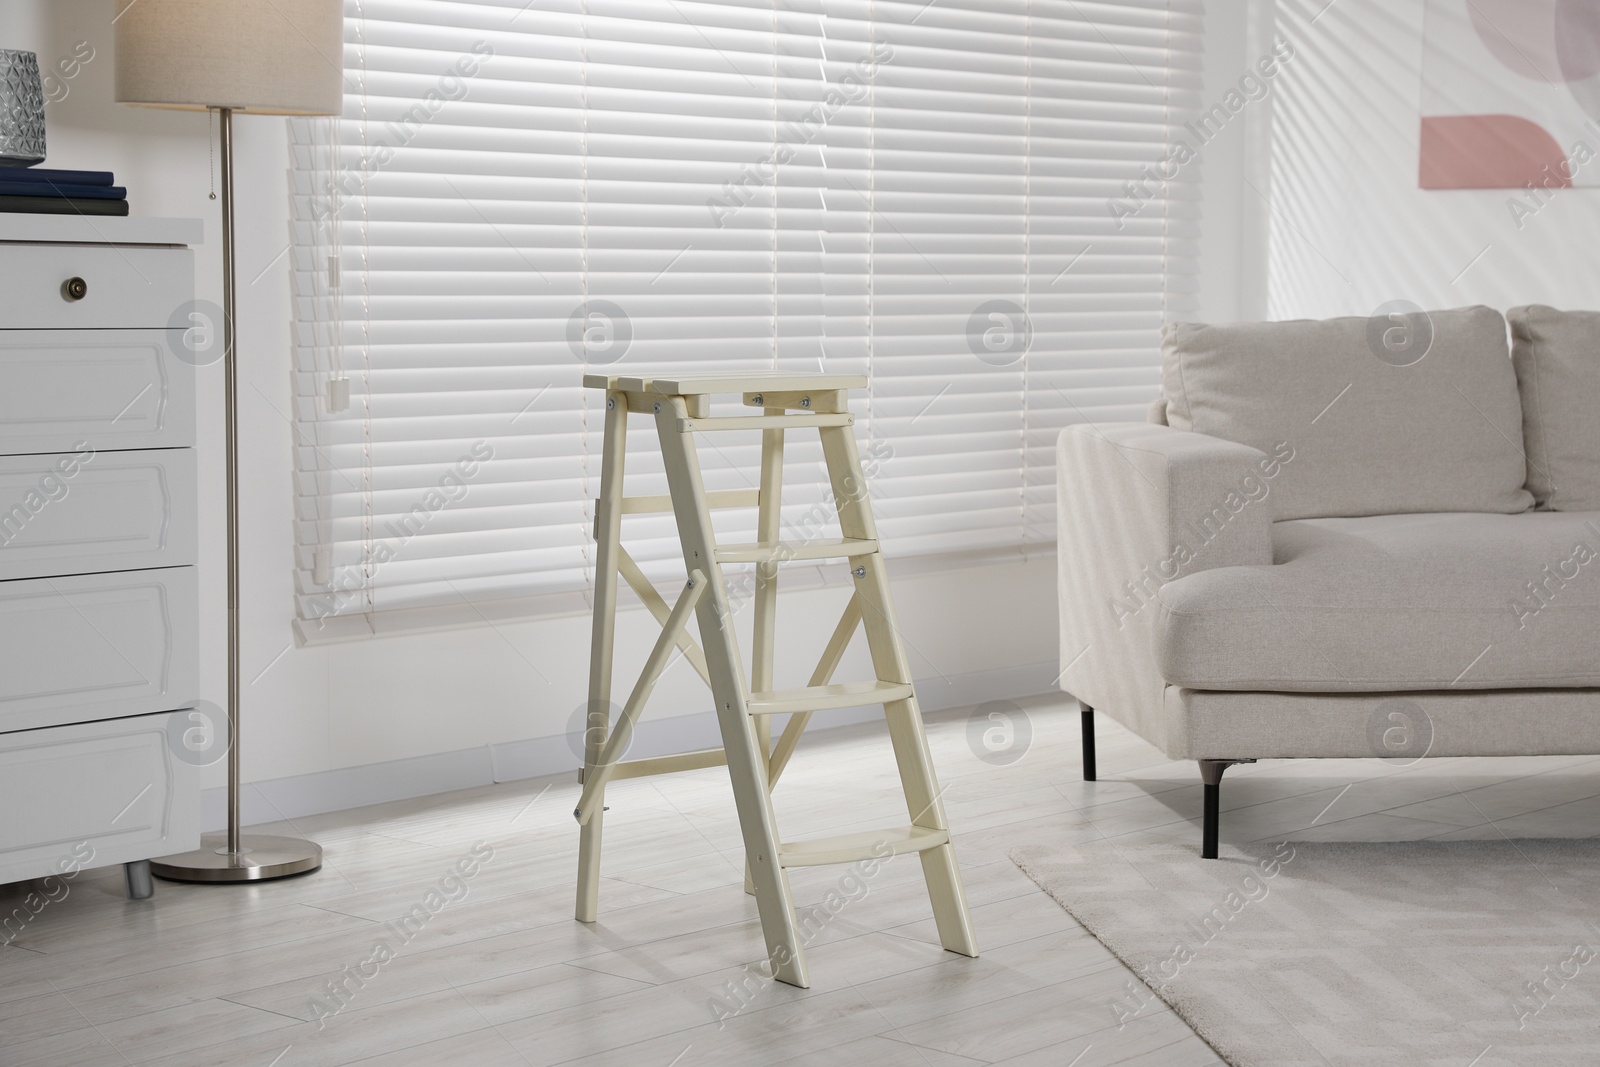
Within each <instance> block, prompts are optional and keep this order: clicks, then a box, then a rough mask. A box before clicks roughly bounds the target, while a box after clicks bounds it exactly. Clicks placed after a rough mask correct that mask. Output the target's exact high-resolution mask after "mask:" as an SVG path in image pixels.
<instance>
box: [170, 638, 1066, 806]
mask: <svg viewBox="0 0 1600 1067" xmlns="http://www.w3.org/2000/svg"><path fill="white" fill-rule="evenodd" d="M1058 670H1059V665H1058V664H1057V663H1056V662H1055V661H1053V660H1052V661H1050V662H1048V663H1033V664H1028V665H1026V666H1022V667H1003V668H1000V669H998V670H992V671H972V672H969V673H966V674H959V675H952V676H949V677H943V678H941V677H935V678H922V679H918V680H917V696H918V698H919V700H920V701H921V704H922V710H923V711H924V712H925V713H933V712H940V711H949V710H952V709H955V708H964V707H970V706H971V705H974V704H981V703H983V702H984V701H987V700H1015V699H1018V698H1020V697H1027V696H1035V695H1038V694H1040V693H1053V692H1055V679H1056V676H1057V671H1058ZM882 715H883V713H882V711H880V710H878V709H877V708H871V707H868V708H855V709H851V710H849V711H841V712H835V713H829V714H828V715H827V717H826V722H823V721H822V720H821V719H820V718H819V719H818V720H815V721H814V722H813V725H812V729H813V730H818V729H825V728H830V727H838V726H847V725H851V724H853V723H861V722H872V721H874V720H876V719H879V718H881V717H882ZM721 743H722V736H721V733H720V732H719V731H718V729H717V719H716V716H715V715H714V714H713V713H711V712H709V711H707V712H703V713H700V714H697V715H684V716H680V717H678V718H672V719H657V720H650V719H645V720H644V721H642V722H640V723H639V726H638V728H637V729H636V730H635V731H634V742H633V745H632V746H631V748H630V749H629V752H628V755H629V757H630V758H633V759H638V758H641V757H645V756H664V755H668V754H670V753H673V752H690V751H693V750H695V749H701V748H714V747H716V746H718V745H720V744H721ZM578 763H579V758H578V757H577V756H576V755H574V753H573V749H572V745H571V742H569V740H568V739H567V738H566V737H564V736H556V737H539V738H531V739H528V740H524V741H505V742H501V743H500V744H494V745H483V746H480V747H478V748H466V749H458V750H456V751H453V752H438V753H434V754H432V755H427V756H413V757H412V758H410V759H403V760H392V761H390V762H387V763H368V764H365V765H363V766H359V767H341V768H339V769H338V770H332V771H319V772H317V773H315V774H298V775H294V776H292V777H289V778H276V779H272V780H270V781H265V782H250V783H246V784H245V786H244V796H243V797H242V799H241V819H242V821H243V822H244V824H245V825H247V826H254V825H258V824H260V823H269V822H280V821H282V820H284V819H298V818H300V817H301V816H305V815H320V814H322V813H324V812H329V811H344V810H345V809H347V808H359V807H364V806H366V805H368V804H382V803H385V802H387V801H391V800H405V799H408V798H410V797H420V796H428V795H430V794H433V793H447V792H450V791H452V790H456V789H471V788H474V787H476V786H484V785H491V784H493V783H495V782H512V781H517V780H519V779H522V778H539V777H542V776H544V775H548V774H561V773H563V772H573V773H574V775H575V774H576V771H577V767H578ZM574 780H576V778H574ZM227 805H228V798H227V789H226V788H221V787H219V788H216V789H207V790H206V791H205V792H204V793H203V794H202V796H201V819H202V825H203V826H204V828H205V830H206V831H207V832H211V831H214V830H220V829H222V828H223V827H225V826H226V825H227Z"/></svg>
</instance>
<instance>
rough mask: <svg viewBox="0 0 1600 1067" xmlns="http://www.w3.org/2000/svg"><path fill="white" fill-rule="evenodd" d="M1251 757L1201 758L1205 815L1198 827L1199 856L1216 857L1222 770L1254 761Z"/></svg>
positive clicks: (1220, 819) (1206, 858)
mask: <svg viewBox="0 0 1600 1067" xmlns="http://www.w3.org/2000/svg"><path fill="white" fill-rule="evenodd" d="M1254 762H1255V760H1253V759H1203V760H1201V761H1200V781H1201V782H1203V783H1205V815H1204V820H1203V822H1202V823H1201V827H1200V858H1201V859H1203V860H1214V859H1216V858H1217V824H1218V823H1220V822H1221V821H1222V816H1221V800H1222V772H1223V771H1225V770H1227V769H1228V768H1229V767H1232V766H1233V765H1234V764H1235V763H1254Z"/></svg>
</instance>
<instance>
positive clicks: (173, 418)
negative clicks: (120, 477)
mask: <svg viewBox="0 0 1600 1067" xmlns="http://www.w3.org/2000/svg"><path fill="white" fill-rule="evenodd" d="M181 338H182V333H181V331H172V330H0V455H20V454H22V453H31V452H75V451H77V450H78V449H79V448H80V447H82V446H83V445H85V444H87V445H88V447H90V448H92V449H94V450H95V451H97V452H105V451H111V450H115V449H125V448H183V447H187V446H190V445H193V444H194V377H195V371H194V368H193V367H191V366H189V365H188V364H186V363H184V362H183V361H181V360H180V359H178V357H177V356H176V355H174V353H176V352H183V351H184V349H183V347H182V344H181ZM169 341H170V343H169Z"/></svg>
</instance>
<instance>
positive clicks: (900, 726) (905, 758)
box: [818, 426, 978, 956]
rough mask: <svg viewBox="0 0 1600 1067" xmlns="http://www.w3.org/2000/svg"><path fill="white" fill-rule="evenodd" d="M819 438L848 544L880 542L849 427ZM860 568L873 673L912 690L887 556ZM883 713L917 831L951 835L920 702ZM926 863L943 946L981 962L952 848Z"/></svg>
mask: <svg viewBox="0 0 1600 1067" xmlns="http://www.w3.org/2000/svg"><path fill="white" fill-rule="evenodd" d="M818 433H819V434H820V435H821V437H822V451H823V456H824V457H825V458H826V460H827V464H828V477H829V479H830V480H831V481H832V483H833V495H834V501H835V503H836V505H837V506H838V509H839V526H840V530H841V532H842V533H843V534H844V536H846V537H865V538H872V539H874V540H875V539H876V538H877V536H878V531H877V525H876V523H875V522H874V521H873V518H872V509H871V506H870V505H869V503H868V501H867V490H866V484H865V481H864V479H863V475H862V473H861V459H860V456H859V454H858V452H857V450H856V439H855V434H854V432H853V431H852V430H851V429H850V428H849V427H845V426H841V427H827V428H822V429H819V430H818ZM855 563H856V569H855V570H854V572H853V573H854V575H855V587H856V598H857V599H858V601H859V602H860V605H861V619H862V624H863V626H864V628H865V629H866V632H867V647H868V648H869V650H870V651H871V653H872V665H873V668H874V670H875V672H876V674H877V676H878V677H879V678H880V679H882V680H884V681H891V682H906V683H909V682H911V681H912V678H911V666H910V664H909V663H908V662H907V660H906V654H905V649H904V648H903V647H902V645H901V642H900V633H899V630H898V629H897V627H896V624H895V615H894V604H893V602H892V600H891V599H890V595H889V580H888V575H887V574H886V572H885V571H884V566H883V554H882V553H881V552H876V553H873V554H872V555H869V556H859V557H857V558H856V561H855ZM883 710H884V717H885V719H886V720H887V721H888V726H889V739H890V741H891V742H892V743H893V745H894V756H895V763H896V765H897V766H898V768H899V771H900V783H901V786H902V787H903V788H904V790H905V796H906V808H907V810H908V811H909V812H910V814H911V823H912V825H914V826H925V827H930V828H932V829H938V830H948V829H949V826H950V824H949V823H948V822H947V821H946V819H945V814H944V803H943V801H942V800H941V793H942V791H941V790H940V789H939V783H938V779H937V778H936V776H935V775H934V771H933V757H932V755H931V754H930V753H929V751H928V739H927V735H926V734H925V733H924V731H923V727H922V713H921V711H920V710H919V709H918V707H917V701H916V698H915V697H911V698H908V699H905V700H896V701H891V702H889V703H888V704H885V705H884V709H883ZM921 856H922V873H923V878H924V880H925V881H926V882H927V885H928V899H929V901H930V902H931V903H932V905H933V916H934V921H935V923H936V925H937V926H938V929H939V943H940V944H941V945H943V946H944V947H945V948H946V949H948V950H949V951H951V952H958V953H960V954H961V955H963V956H976V955H977V954H978V943H977V938H976V936H975V935H974V933H973V930H972V918H971V916H970V914H969V913H968V910H967V901H966V891H965V889H963V887H962V884H961V871H960V868H959V866H958V865H957V863H956V858H955V849H954V846H952V845H950V844H944V845H940V846H939V847H938V848H933V849H928V850H926V851H924V852H923V853H922V854H921Z"/></svg>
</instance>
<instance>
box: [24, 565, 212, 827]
mask: <svg viewBox="0 0 1600 1067" xmlns="http://www.w3.org/2000/svg"><path fill="white" fill-rule="evenodd" d="M197 588H198V583H197V582H196V580H195V569H194V568H193V567H169V568H164V569H159V570H147V571H127V572H121V573H114V574H80V575H75V576H73V577H69V578H39V579H24V580H20V581H13V582H0V731H7V730H30V729H34V728H37V727H42V726H63V725H66V724H68V723H74V722H86V721H89V720H94V719H110V718H121V717H124V716H128V715H141V714H146V713H149V712H155V711H170V710H171V709H173V708H178V707H183V706H185V705H188V704H193V703H194V701H195V699H196V698H197V696H198V694H199V673H200V672H199V646H200V632H199V618H198V616H199V601H198V593H197ZM0 821H3V820H0Z"/></svg>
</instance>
